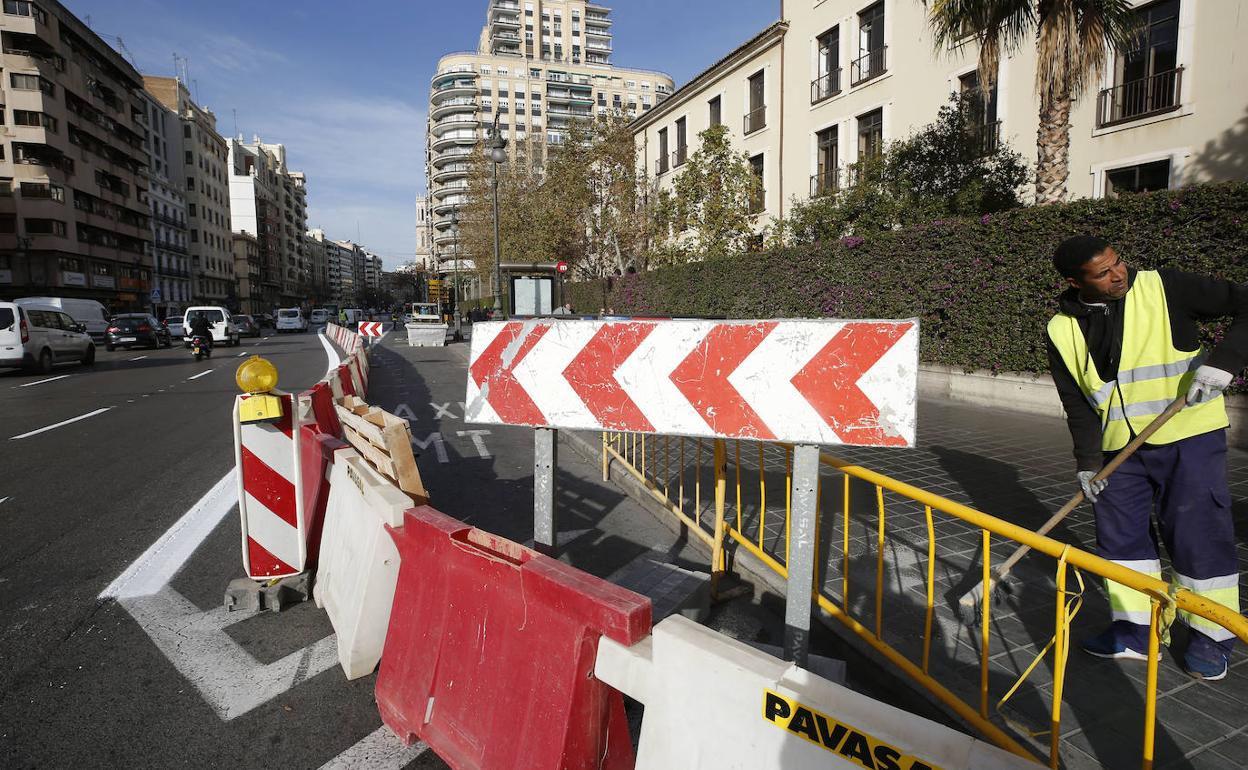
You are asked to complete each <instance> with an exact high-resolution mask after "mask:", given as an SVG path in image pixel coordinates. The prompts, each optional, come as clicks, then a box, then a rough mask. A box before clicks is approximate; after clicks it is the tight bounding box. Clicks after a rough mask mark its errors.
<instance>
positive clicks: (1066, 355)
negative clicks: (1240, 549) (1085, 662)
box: [1048, 235, 1248, 680]
mask: <svg viewBox="0 0 1248 770" xmlns="http://www.w3.org/2000/svg"><path fill="white" fill-rule="evenodd" d="M1053 264H1054V266H1055V267H1056V268H1057V270H1058V272H1060V273H1061V274H1062V276H1063V277H1064V278H1065V279H1066V282H1067V283H1068V284H1069V285H1070V287H1069V288H1068V289H1067V290H1066V291H1065V292H1064V293H1063V294H1062V295H1061V297H1060V298H1059V300H1058V307H1059V311H1058V313H1057V314H1056V315H1054V316H1053V318H1052V319H1051V320H1050V321H1049V325H1048V351H1049V366H1050V369H1051V371H1052V373H1053V382H1054V384H1055V385H1056V386H1057V391H1058V394H1059V395H1060V396H1061V400H1062V404H1063V406H1064V407H1065V409H1066V422H1067V425H1068V427H1069V428H1070V434H1071V437H1072V439H1073V442H1074V454H1075V460H1076V463H1077V477H1078V481H1079V485H1080V487H1081V488H1082V490H1083V493H1084V496H1085V497H1087V499H1088V500H1089V501H1090V502H1091V503H1092V510H1093V514H1094V516H1095V519H1096V547H1097V551H1098V552H1099V554H1100V555H1101V556H1102V557H1104V558H1106V559H1109V560H1110V561H1113V562H1116V563H1118V564H1121V565H1123V566H1126V567H1129V568H1131V569H1135V570H1138V571H1139V572H1143V573H1145V574H1149V575H1152V576H1154V577H1157V578H1160V577H1161V561H1160V559H1159V554H1158V548H1157V534H1158V533H1159V534H1160V539H1161V542H1162V544H1163V545H1164V546H1165V548H1166V551H1167V553H1168V554H1169V556H1170V563H1171V567H1172V569H1173V572H1174V580H1175V582H1176V583H1178V584H1179V585H1180V586H1182V587H1183V588H1186V589H1188V590H1189V591H1192V592H1193V593H1195V594H1197V595H1199V596H1201V597H1203V598H1205V599H1206V600H1208V601H1210V602H1214V603H1217V604H1222V605H1225V606H1227V607H1230V608H1231V609H1232V610H1233V611H1235V612H1239V567H1238V561H1237V559H1236V543H1235V531H1234V528H1233V526H1232V522H1231V493H1230V489H1229V487H1228V484H1227V467H1226V427H1227V424H1228V421H1227V415H1226V405H1225V401H1224V399H1223V397H1222V391H1223V389H1225V388H1226V386H1227V385H1229V384H1230V383H1231V380H1232V379H1233V378H1234V375H1235V373H1237V372H1239V371H1240V370H1241V369H1243V367H1244V365H1245V363H1248V288H1246V287H1244V286H1242V285H1239V284H1236V283H1233V282H1231V281H1227V280H1222V279H1217V278H1208V277H1205V276H1200V275H1195V274H1192V273H1187V272H1183V271H1180V270H1174V269H1162V270H1136V269H1135V268H1131V267H1129V266H1128V265H1127V264H1126V262H1124V261H1123V259H1122V258H1121V257H1120V256H1119V255H1118V253H1117V252H1116V251H1115V250H1114V248H1113V247H1112V246H1111V245H1110V244H1109V243H1107V242H1106V241H1103V240H1101V239H1100V238H1095V237H1092V236H1086V235H1085V236H1078V237H1074V238H1070V239H1068V240H1066V241H1064V242H1062V244H1061V245H1060V246H1058V248H1057V251H1056V252H1055V254H1054V256H1053ZM1227 316H1229V317H1231V318H1232V319H1233V321H1232V322H1231V325H1230V327H1229V329H1228V330H1227V332H1226V334H1225V336H1224V337H1223V339H1222V341H1221V342H1220V343H1219V344H1218V345H1217V346H1216V347H1215V348H1214V349H1213V350H1212V351H1211V352H1209V353H1208V354H1207V355H1206V353H1205V351H1203V350H1202V349H1201V345H1200V341H1199V339H1198V337H1199V328H1198V326H1197V322H1198V321H1200V320H1208V319H1214V318H1221V317H1227ZM1180 395H1186V397H1187V406H1186V407H1185V408H1184V409H1183V411H1181V412H1179V413H1178V414H1176V415H1175V416H1174V417H1173V418H1171V420H1170V421H1169V422H1168V423H1166V424H1165V425H1164V426H1163V427H1162V428H1161V429H1160V430H1158V431H1157V432H1156V433H1155V434H1153V436H1152V437H1151V438H1150V439H1149V441H1148V443H1146V444H1145V445H1144V446H1142V447H1141V448H1140V450H1139V451H1138V452H1136V453H1135V454H1134V455H1132V456H1131V457H1129V458H1128V459H1127V460H1126V461H1125V462H1124V463H1123V464H1122V465H1121V466H1120V467H1119V468H1118V470H1117V471H1115V472H1114V474H1113V475H1112V476H1110V477H1109V478H1107V479H1104V480H1102V481H1093V480H1092V479H1093V477H1094V476H1095V474H1096V472H1097V471H1098V470H1100V469H1101V467H1102V465H1103V464H1104V463H1105V462H1108V460H1109V458H1111V457H1113V455H1114V454H1115V453H1116V452H1117V451H1118V450H1120V449H1122V448H1123V447H1124V446H1125V445H1126V444H1127V443H1128V442H1129V441H1130V440H1131V438H1132V437H1133V436H1135V435H1136V434H1137V433H1139V432H1140V431H1141V430H1142V429H1143V428H1144V427H1145V426H1146V425H1148V424H1149V423H1150V422H1151V421H1152V420H1153V418H1154V417H1156V416H1157V415H1158V414H1159V413H1161V412H1162V411H1163V410H1164V409H1165V408H1166V406H1167V404H1168V403H1169V402H1171V401H1173V400H1174V399H1175V398H1177V397H1178V396H1180ZM1154 514H1155V515H1156V526H1157V529H1156V530H1154V529H1153V520H1152V517H1153V515H1154ZM1106 584H1107V585H1106V590H1107V592H1108V594H1109V603H1110V607H1111V608H1112V613H1113V617H1112V622H1111V624H1110V626H1109V628H1107V629H1106V630H1105V631H1104V632H1103V633H1101V634H1099V635H1098V636H1095V637H1092V638H1090V639H1087V640H1085V641H1084V642H1083V644H1082V645H1081V646H1082V647H1083V649H1084V650H1085V651H1086V652H1088V653H1091V654H1092V655H1097V656H1099V657H1104V658H1124V659H1131V660H1146V659H1147V655H1146V651H1147V650H1148V629H1149V621H1150V616H1151V603H1150V599H1149V597H1148V596H1146V595H1144V594H1142V593H1138V592H1136V591H1133V590H1130V589H1128V588H1126V587H1125V586H1122V585H1120V584H1118V583H1114V582H1111V581H1106ZM1179 620H1180V621H1182V622H1183V623H1184V624H1185V625H1186V626H1187V627H1188V629H1189V630H1190V632H1191V633H1190V641H1189V643H1188V645H1187V647H1186V649H1185V650H1184V652H1183V666H1184V668H1185V669H1186V670H1187V672H1188V673H1189V674H1190V675H1191V676H1193V677H1195V678H1197V679H1209V680H1213V679H1221V678H1223V677H1224V676H1226V672H1227V664H1228V661H1229V659H1230V653H1231V650H1232V647H1233V643H1234V636H1233V634H1231V632H1230V631H1227V630H1226V629H1224V628H1222V627H1221V626H1219V625H1217V624H1215V623H1212V622H1211V621H1208V620H1205V619H1204V618H1201V617H1199V616H1195V615H1192V614H1190V613H1185V612H1180V613H1179Z"/></svg>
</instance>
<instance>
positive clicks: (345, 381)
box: [330, 364, 363, 398]
mask: <svg viewBox="0 0 1248 770" xmlns="http://www.w3.org/2000/svg"><path fill="white" fill-rule="evenodd" d="M330 376H331V377H337V378H338V383H339V384H340V385H341V386H342V394H343V395H344V396H360V397H361V398H363V395H362V394H359V393H356V392H355V382H353V381H352V379H351V370H350V369H349V368H347V365H346V364H340V365H339V366H338V369H337V370H336V371H335V372H334V373H333V374H332V375H330Z"/></svg>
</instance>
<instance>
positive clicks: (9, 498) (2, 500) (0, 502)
mask: <svg viewBox="0 0 1248 770" xmlns="http://www.w3.org/2000/svg"><path fill="white" fill-rule="evenodd" d="M12 499H13V498H11V497H0V505H3V504H4V503H6V502H8V501H9V500H12Z"/></svg>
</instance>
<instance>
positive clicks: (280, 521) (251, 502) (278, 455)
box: [234, 391, 307, 580]
mask: <svg viewBox="0 0 1248 770" xmlns="http://www.w3.org/2000/svg"><path fill="white" fill-rule="evenodd" d="M273 395H276V396H279V397H280V398H281V399H282V419H281V420H280V421H278V422H276V423H267V422H253V423H245V424H244V423H240V422H239V417H238V404H239V403H240V402H242V401H244V400H246V399H247V398H249V396H239V397H238V398H237V399H236V400H235V402H234V459H235V462H236V464H237V467H238V468H239V471H240V472H239V474H238V512H239V517H240V519H241V521H242V537H243V567H244V568H245V569H246V571H247V577H249V578H252V579H254V580H265V579H269V578H280V577H287V576H290V575H298V574H299V573H300V572H303V569H304V561H305V559H306V557H307V540H306V534H307V532H306V527H305V526H304V525H303V521H302V517H301V515H300V513H301V511H300V509H301V508H302V507H303V506H302V504H301V497H302V489H301V487H302V486H303V479H302V474H301V473H300V457H299V444H298V441H297V440H296V438H297V437H296V433H295V430H294V425H295V421H296V416H295V404H296V399H295V398H293V397H292V396H291V395H290V394H289V393H280V392H277V391H274V393H273Z"/></svg>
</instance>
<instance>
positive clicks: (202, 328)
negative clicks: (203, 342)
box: [191, 315, 212, 340]
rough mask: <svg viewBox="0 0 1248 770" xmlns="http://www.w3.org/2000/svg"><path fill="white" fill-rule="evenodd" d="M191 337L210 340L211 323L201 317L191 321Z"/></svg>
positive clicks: (198, 316)
mask: <svg viewBox="0 0 1248 770" xmlns="http://www.w3.org/2000/svg"><path fill="white" fill-rule="evenodd" d="M191 336H192V337H194V336H202V337H207V338H208V339H209V340H212V323H211V322H210V321H209V320H208V319H207V318H205V317H204V316H202V315H197V316H195V318H193V319H191Z"/></svg>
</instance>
